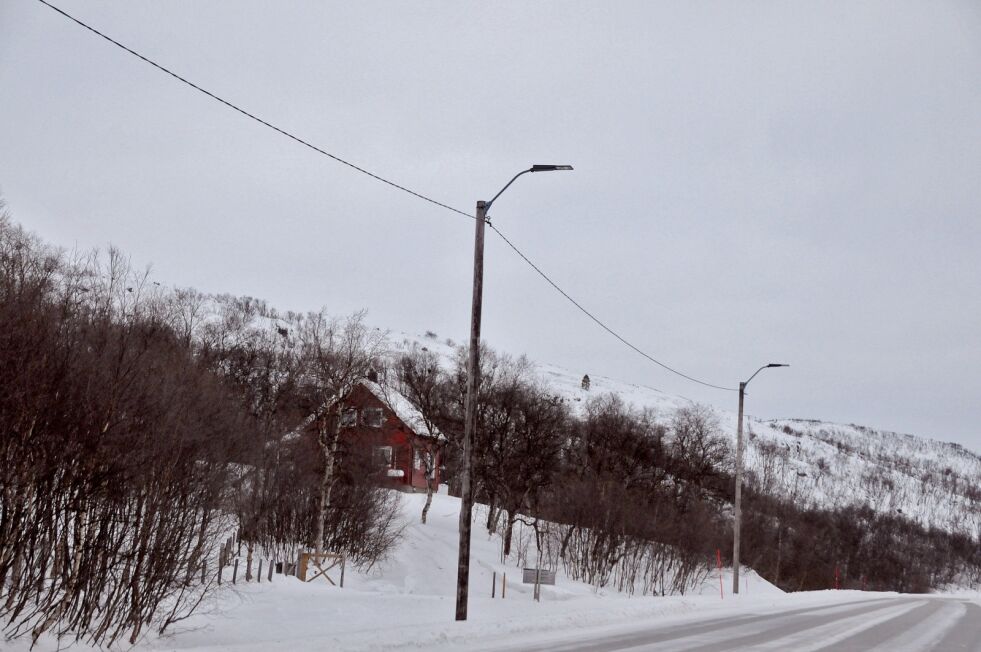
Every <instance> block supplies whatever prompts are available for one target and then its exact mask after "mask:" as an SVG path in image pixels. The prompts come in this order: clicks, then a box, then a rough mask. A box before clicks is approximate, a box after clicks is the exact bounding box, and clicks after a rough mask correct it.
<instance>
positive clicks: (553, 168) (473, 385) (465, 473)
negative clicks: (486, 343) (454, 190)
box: [456, 165, 572, 620]
mask: <svg viewBox="0 0 981 652" xmlns="http://www.w3.org/2000/svg"><path fill="white" fill-rule="evenodd" d="M571 169H572V166H571V165H533V166H531V167H530V168H528V169H527V170H522V171H521V172H519V173H517V174H516V175H514V177H513V178H512V179H511V180H510V181H508V182H507V184H506V185H505V186H504V187H503V188H501V190H500V191H499V192H498V193H497V194H496V195H494V197H493V198H492V199H491V200H490V201H488V202H484V201H478V202H477V220H476V231H475V232H474V248H473V306H472V309H471V313H470V358H469V360H468V362H467V405H466V417H465V421H464V424H463V469H462V472H461V473H460V476H461V482H460V491H461V493H460V552H459V556H458V559H457V569H456V619H457V620H466V619H467V593H468V591H469V586H470V524H471V520H472V515H473V491H472V488H471V485H470V452H471V442H472V441H473V431H474V430H475V429H476V427H477V390H478V385H479V377H478V375H479V372H478V367H479V366H480V310H481V301H482V299H483V287H484V224H485V223H486V222H487V212H488V211H489V210H490V207H491V205H492V204H493V203H494V202H495V201H496V200H497V198H498V197H500V196H501V193H503V192H504V191H505V190H507V189H508V187H509V186H510V185H511V184H512V183H514V181H515V179H517V178H518V177H520V176H521V175H522V174H527V173H528V172H557V171H560V170H571Z"/></svg>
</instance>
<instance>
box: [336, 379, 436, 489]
mask: <svg viewBox="0 0 981 652" xmlns="http://www.w3.org/2000/svg"><path fill="white" fill-rule="evenodd" d="M341 437H342V438H343V440H344V442H345V443H346V444H347V445H348V446H351V447H357V448H361V449H362V450H364V448H362V447H370V450H371V460H372V467H373V469H374V470H375V473H376V474H377V475H378V477H379V479H380V480H381V482H382V483H383V484H385V485H387V486H391V487H394V488H397V489H402V490H406V491H424V490H425V489H426V482H427V466H428V467H429V472H431V473H432V474H433V487H434V489H435V487H437V486H439V482H440V466H441V465H442V448H443V445H444V444H445V443H446V438H445V437H444V436H443V434H442V433H441V432H439V430H437V429H436V428H435V427H432V431H430V427H428V426H427V424H426V421H425V419H424V418H423V416H422V413H421V412H420V411H419V409H418V408H417V407H416V406H415V405H413V404H412V402H411V401H409V400H408V399H407V398H406V397H405V396H403V395H402V394H400V393H399V392H397V391H395V390H393V389H391V388H389V387H386V386H382V385H379V384H378V383H376V382H373V381H370V380H365V381H362V382H360V383H358V385H357V386H355V388H354V390H353V391H352V392H351V394H350V395H349V396H348V398H347V400H346V401H345V402H344V409H343V411H342V412H341ZM430 455H431V457H430Z"/></svg>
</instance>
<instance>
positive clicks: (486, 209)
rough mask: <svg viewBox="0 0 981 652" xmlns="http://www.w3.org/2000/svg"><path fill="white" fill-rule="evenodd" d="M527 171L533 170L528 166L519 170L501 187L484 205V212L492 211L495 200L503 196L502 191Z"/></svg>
mask: <svg viewBox="0 0 981 652" xmlns="http://www.w3.org/2000/svg"><path fill="white" fill-rule="evenodd" d="M527 172H531V168H528V169H527V170H522V171H521V172H518V173H517V174H516V175H514V177H512V179H511V180H510V181H508V182H507V184H506V185H505V186H504V187H503V188H501V189H500V190H499V191H498V193H497V194H496V195H494V198H493V199H491V200H490V201H489V202H487V203H486V204H485V205H484V213H485V214H487V213H489V212H490V207H491V204H493V203H494V202H495V201H497V198H498V197H500V196H501V193H503V192H504V191H505V190H507V189H508V187H510V185H511V184H512V183H514V181H515V179H517V178H518V177H520V176H521V175H522V174H525V173H527Z"/></svg>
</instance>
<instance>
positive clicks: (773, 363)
mask: <svg viewBox="0 0 981 652" xmlns="http://www.w3.org/2000/svg"><path fill="white" fill-rule="evenodd" d="M789 366H790V365H789V364H781V363H779V362H771V363H770V364H768V365H766V367H767V369H769V368H770V367H789Z"/></svg>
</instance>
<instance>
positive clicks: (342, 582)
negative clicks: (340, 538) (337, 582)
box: [341, 556, 347, 589]
mask: <svg viewBox="0 0 981 652" xmlns="http://www.w3.org/2000/svg"><path fill="white" fill-rule="evenodd" d="M346 565H347V557H346V556H344V557H341V588H342V589H343V588H344V567H345V566H346Z"/></svg>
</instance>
